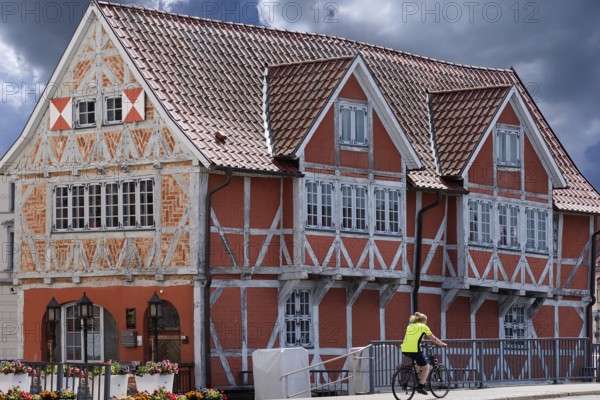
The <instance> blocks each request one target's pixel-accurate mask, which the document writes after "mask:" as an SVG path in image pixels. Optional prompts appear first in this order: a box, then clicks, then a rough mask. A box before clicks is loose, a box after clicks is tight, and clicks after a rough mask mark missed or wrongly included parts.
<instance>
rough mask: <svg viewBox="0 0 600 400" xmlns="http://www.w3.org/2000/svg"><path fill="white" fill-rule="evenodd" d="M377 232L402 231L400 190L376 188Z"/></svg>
mask: <svg viewBox="0 0 600 400" xmlns="http://www.w3.org/2000/svg"><path fill="white" fill-rule="evenodd" d="M374 192H375V232H378V233H400V191H399V190H395V189H384V188H375V191H374Z"/></svg>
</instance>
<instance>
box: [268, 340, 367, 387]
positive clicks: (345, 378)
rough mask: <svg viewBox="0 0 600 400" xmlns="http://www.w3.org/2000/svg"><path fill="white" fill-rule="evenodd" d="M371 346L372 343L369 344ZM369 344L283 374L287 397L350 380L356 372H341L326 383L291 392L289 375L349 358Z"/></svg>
mask: <svg viewBox="0 0 600 400" xmlns="http://www.w3.org/2000/svg"><path fill="white" fill-rule="evenodd" d="M369 346H371V345H369ZM369 346H366V347H362V348H360V349H358V350H355V351H351V352H349V353H346V354H343V355H341V356H337V357H334V358H331V359H329V360H327V361H323V362H320V363H317V364H313V365H310V366H308V367H304V368H300V369H297V370H295V371H291V372H288V373H286V374H283V375H282V376H281V377H280V378H279V380H282V379H283V381H284V394H285V398H286V399H289V398H290V397H296V396H298V395H301V394H304V393H309V392H311V391H313V390H320V389H323V388H327V387H331V385H334V384H337V383H341V382H344V381H348V380H350V379H352V377H353V376H354V373H352V374H341V373H340V374H338V376H337V379H334V380H331V379H328V380H327V381H326V382H325V383H322V384H320V383H316V384H314V385H311V387H310V389H306V390H302V391H300V392H297V393H292V394H290V392H289V377H290V376H291V375H295V374H299V373H301V372H304V371H310V370H314V368H316V367H320V366H322V365H327V364H329V363H332V362H335V361H338V360H342V359H345V358H348V357H349V356H352V355H355V354H359V353H361V352H362V351H364V350H365V349H367V348H368V347H369ZM355 365H356V363H355ZM344 375H345V376H344Z"/></svg>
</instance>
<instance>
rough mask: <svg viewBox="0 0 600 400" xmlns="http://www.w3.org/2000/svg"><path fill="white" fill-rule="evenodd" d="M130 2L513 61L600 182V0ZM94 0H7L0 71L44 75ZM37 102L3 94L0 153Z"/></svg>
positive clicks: (432, 52)
mask: <svg viewBox="0 0 600 400" xmlns="http://www.w3.org/2000/svg"><path fill="white" fill-rule="evenodd" d="M124 2H128V3H138V4H142V5H144V6H148V7H153V8H161V9H168V10H170V11H173V12H178V13H182V14H189V15H196V16H202V17H206V18H212V19H222V20H227V21H233V22H246V23H251V24H265V25H268V26H275V27H283V28H286V29H291V30H300V31H311V32H319V33H325V34H330V35H335V36H341V37H347V38H350V39H355V40H360V41H365V42H369V43H374V44H378V45H382V46H386V47H391V48H394V49H397V50H403V51H407V52H412V53H416V54H420V55H425V56H429V57H434V58H438V59H443V60H447V61H452V62H457V63H461V64H471V65H480V66H489V67H499V68H509V67H511V66H513V67H515V68H516V70H517V72H518V74H519V75H520V76H521V78H522V80H523V81H524V82H526V83H527V84H528V89H529V90H530V91H531V92H532V94H533V96H534V98H535V99H536V101H537V102H538V104H539V105H540V107H541V109H542V111H543V113H544V115H545V117H546V118H547V119H548V121H549V122H550V124H551V126H552V127H553V129H554V131H555V132H556V133H557V134H558V136H559V138H560V140H561V141H562V143H563V144H564V145H565V147H566V148H567V150H568V151H569V153H570V155H571V157H572V158H573V159H574V160H575V162H576V164H577V166H578V167H579V168H580V170H582V172H583V173H584V175H585V176H586V177H587V178H588V179H590V180H591V181H592V183H593V184H594V185H595V186H596V187H600V168H598V167H599V162H598V161H597V159H598V157H597V152H596V151H595V150H596V149H599V148H600V113H598V104H599V103H600V101H599V100H600V99H599V96H598V93H600V17H598V15H600V1H596V0H579V1H568V2H567V1H560V0H554V1H541V0H537V1H527V0H521V1H519V2H515V1H512V0H511V1H500V0H496V1H488V0H484V1H477V0H473V1H469V0H465V1H462V0H459V1H427V2H424V1H397V0H376V1H375V0H373V1H363V0H338V1H326V0H325V1H321V0H318V1H317V0H305V1H303V0H262V1H261V2H260V4H259V7H258V10H257V9H256V8H255V6H254V5H255V3H256V2H255V1H253V0H243V1H234V0H229V1H223V2H222V1H195V0H189V1H186V0H160V1H159V0H136V1H124ZM88 4H89V2H88V1H83V0H72V1H70V0H61V1H53V0H48V1H42V0H25V1H3V2H2V3H0V50H2V49H3V47H2V46H5V47H6V46H8V47H9V48H8V50H9V53H10V56H11V57H8V58H9V59H8V60H7V56H6V54H8V53H5V54H4V55H3V57H4V58H5V60H2V59H0V81H2V82H3V83H5V84H6V83H7V82H13V81H18V83H19V84H23V83H24V84H26V85H27V86H28V87H31V86H33V85H35V84H40V83H41V84H45V83H46V82H47V80H48V79H49V77H50V75H51V73H52V71H53V70H54V68H55V67H56V65H57V63H58V61H59V59H60V57H61V55H62V53H63V51H64V50H65V49H66V47H67V45H68V43H69V40H70V39H71V37H72V35H73V33H74V32H75V30H76V28H77V25H78V24H79V21H80V20H81V17H82V15H83V14H84V13H85V10H86V9H87V7H88ZM9 61H10V62H9ZM15 65H20V67H15ZM3 68H4V69H3ZM21 69H22V71H21ZM33 107H34V102H33V101H31V99H30V100H29V101H22V103H21V104H20V105H19V104H16V103H15V101H12V102H10V101H5V99H3V101H2V103H0V120H2V123H1V124H0V128H2V129H3V132H4V133H3V134H2V137H1V138H2V139H1V141H0V153H3V152H4V151H6V150H7V149H8V146H9V145H10V143H12V142H13V141H14V139H15V138H16V136H17V135H18V134H19V133H20V132H21V130H22V128H23V126H24V124H25V121H26V119H27V117H28V116H29V113H30V112H31V110H32V109H33ZM15 110H16V111H15Z"/></svg>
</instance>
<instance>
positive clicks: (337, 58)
mask: <svg viewBox="0 0 600 400" xmlns="http://www.w3.org/2000/svg"><path fill="white" fill-rule="evenodd" d="M356 54H358V53H356ZM354 58H356V56H355V55H354V56H340V57H331V58H317V59H314V60H305V61H291V62H288V63H281V64H269V65H268V67H269V68H278V67H288V66H292V65H300V64H310V63H320V62H327V61H336V60H354Z"/></svg>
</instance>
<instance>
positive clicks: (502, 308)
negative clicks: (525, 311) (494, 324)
mask: <svg viewBox="0 0 600 400" xmlns="http://www.w3.org/2000/svg"><path fill="white" fill-rule="evenodd" d="M518 298H519V296H517V294H516V293H515V294H506V295H505V296H504V299H502V300H500V301H499V302H498V314H499V315H500V318H504V316H505V315H506V312H507V311H508V310H509V309H510V308H511V307H512V305H513V304H515V302H516V301H517V299H518Z"/></svg>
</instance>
